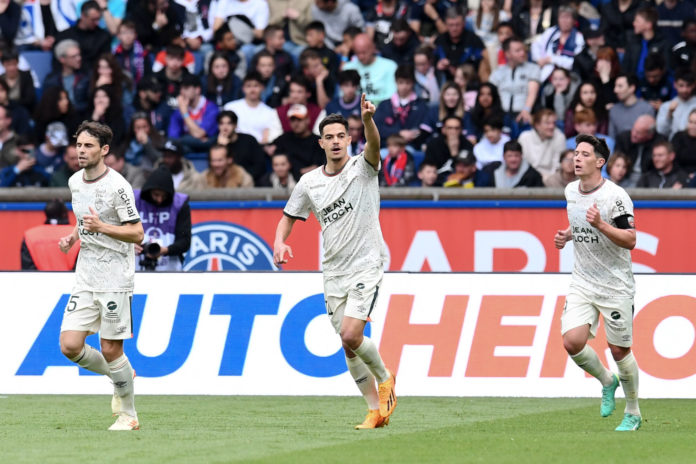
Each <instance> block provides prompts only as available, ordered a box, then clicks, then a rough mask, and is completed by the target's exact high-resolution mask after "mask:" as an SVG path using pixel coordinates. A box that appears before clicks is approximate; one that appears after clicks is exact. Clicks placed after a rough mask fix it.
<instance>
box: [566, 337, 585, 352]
mask: <svg viewBox="0 0 696 464" xmlns="http://www.w3.org/2000/svg"><path fill="white" fill-rule="evenodd" d="M584 347H585V341H584V340H578V339H574V338H571V337H563V348H565V350H566V351H567V352H568V354H569V355H571V356H574V355H576V354H578V353H579V352H581V351H582V349H583V348H584Z"/></svg>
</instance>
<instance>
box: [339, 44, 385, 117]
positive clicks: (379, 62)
mask: <svg viewBox="0 0 696 464" xmlns="http://www.w3.org/2000/svg"><path fill="white" fill-rule="evenodd" d="M353 48H354V49H355V57H356V58H357V59H356V58H353V60H352V61H350V62H348V63H346V64H345V65H344V66H343V69H344V70H348V69H354V70H356V71H358V74H360V82H361V84H362V92H363V93H364V94H365V96H366V98H367V99H368V100H370V101H372V102H373V103H374V104H375V105H379V103H381V102H382V101H384V100H388V99H389V98H390V97H391V96H392V95H393V94H394V92H396V82H395V80H394V72H395V71H396V68H397V65H396V63H394V62H393V61H392V60H389V59H387V58H382V57H381V56H377V55H376V54H375V45H374V43H373V42H372V40H371V39H370V37H369V36H368V35H367V34H360V35H358V36H356V37H355V40H354V42H353Z"/></svg>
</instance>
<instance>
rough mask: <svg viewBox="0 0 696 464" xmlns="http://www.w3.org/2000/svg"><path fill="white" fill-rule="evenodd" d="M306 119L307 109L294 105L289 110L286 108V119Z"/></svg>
mask: <svg viewBox="0 0 696 464" xmlns="http://www.w3.org/2000/svg"><path fill="white" fill-rule="evenodd" d="M306 117H307V107H306V106H304V105H300V104H298V103H295V104H294V105H292V106H291V107H290V108H288V118H300V119H304V118H306Z"/></svg>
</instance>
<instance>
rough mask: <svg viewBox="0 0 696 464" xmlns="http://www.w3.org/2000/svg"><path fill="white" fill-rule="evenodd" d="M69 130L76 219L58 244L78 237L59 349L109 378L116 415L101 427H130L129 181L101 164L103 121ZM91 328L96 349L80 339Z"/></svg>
mask: <svg viewBox="0 0 696 464" xmlns="http://www.w3.org/2000/svg"><path fill="white" fill-rule="evenodd" d="M75 136H76V137H77V144H76V147H77V157H78V163H79V165H80V167H81V168H82V169H80V170H79V171H77V172H76V173H75V174H73V175H72V176H71V177H70V180H69V182H68V186H69V187H70V191H71V193H72V208H73V212H74V213H75V217H76V218H77V225H76V226H75V229H74V230H73V232H72V233H71V234H70V235H68V236H65V237H63V238H61V239H60V241H59V243H58V245H59V246H60V249H61V250H62V251H63V252H64V253H67V252H68V251H69V250H70V248H71V247H72V246H73V245H74V244H75V243H76V242H77V240H78V239H79V240H80V254H79V257H78V260H77V265H76V267H75V277H76V282H75V286H74V287H73V290H72V295H70V300H69V301H68V305H67V306H66V308H65V312H64V314H63V323H62V324H61V327H60V349H61V351H62V352H63V354H64V355H65V356H66V357H67V358H68V359H70V360H71V361H73V362H75V363H77V364H78V365H80V366H82V367H84V368H85V369H88V370H90V371H92V372H96V373H98V374H103V375H106V376H109V378H110V379H111V381H112V382H113V384H114V396H113V399H112V412H113V413H114V414H117V415H118V419H117V420H116V422H115V423H114V424H113V425H112V426H111V427H109V430H138V429H139V428H140V425H139V423H138V415H137V414H136V412H135V401H134V396H133V376H134V374H133V368H132V367H131V365H130V362H129V361H128V358H127V357H126V355H125V354H124V353H123V340H124V339H126V338H131V337H132V336H133V327H132V321H131V298H132V295H133V278H134V276H135V252H134V245H133V244H135V243H142V241H143V236H144V233H143V226H142V223H141V222H140V216H139V215H138V210H137V209H136V207H135V199H134V197H133V189H132V188H131V186H130V184H129V183H128V182H127V181H126V180H125V179H124V178H123V177H122V176H121V175H120V174H119V173H118V172H116V171H114V170H112V169H110V168H108V167H107V166H106V165H105V164H104V157H105V156H106V155H107V154H108V153H109V145H110V143H111V138H112V137H113V133H112V132H111V129H110V128H109V127H108V126H106V125H104V124H100V123H98V122H88V121H85V122H83V123H82V124H81V125H80V127H78V129H77V133H76V134H75ZM97 332H99V337H100V341H101V352H99V351H98V350H95V349H94V348H92V347H91V346H90V345H87V344H85V338H86V337H87V335H89V334H92V333H97Z"/></svg>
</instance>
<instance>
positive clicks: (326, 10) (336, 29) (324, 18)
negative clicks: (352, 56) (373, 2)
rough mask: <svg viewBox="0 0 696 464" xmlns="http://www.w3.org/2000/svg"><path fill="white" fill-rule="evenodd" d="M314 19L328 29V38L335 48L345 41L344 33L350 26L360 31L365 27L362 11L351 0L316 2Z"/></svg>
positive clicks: (320, 0) (313, 7) (322, 0)
mask: <svg viewBox="0 0 696 464" xmlns="http://www.w3.org/2000/svg"><path fill="white" fill-rule="evenodd" d="M312 17H313V18H314V20H315V21H321V22H322V23H323V24H324V27H326V38H327V40H328V41H329V44H328V45H330V46H332V47H335V46H336V45H338V44H340V43H341V42H342V40H343V31H345V30H346V28H348V27H349V26H355V27H357V28H359V29H363V28H364V27H365V19H364V18H363V16H362V14H361V13H360V9H359V8H358V7H357V6H356V5H355V4H353V3H351V2H350V1H349V0H315V1H314V5H312Z"/></svg>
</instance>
